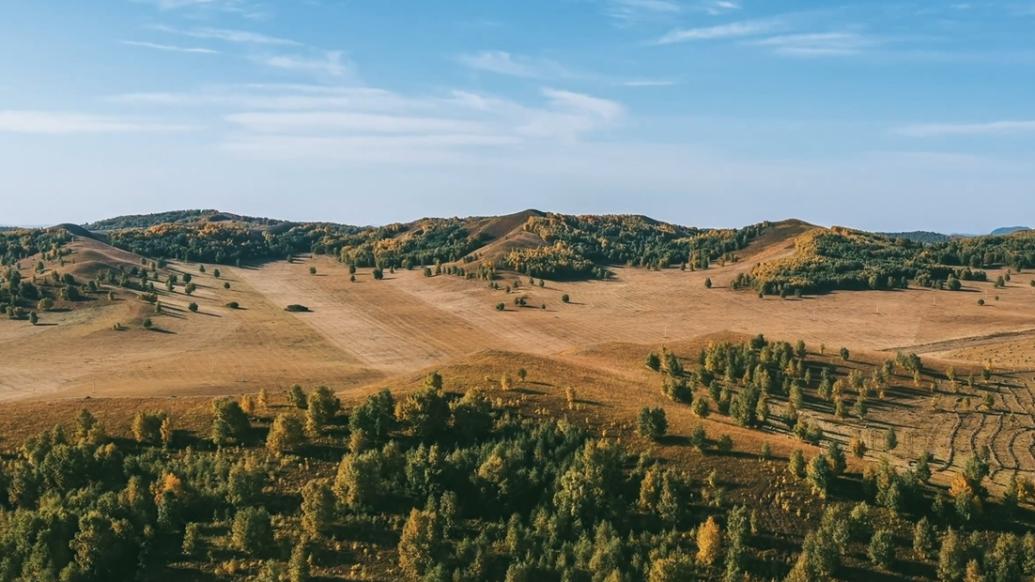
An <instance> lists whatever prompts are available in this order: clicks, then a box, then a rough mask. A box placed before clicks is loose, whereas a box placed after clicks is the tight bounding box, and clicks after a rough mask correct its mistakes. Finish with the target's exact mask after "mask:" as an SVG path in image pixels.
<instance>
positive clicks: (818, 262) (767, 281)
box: [731, 227, 1035, 295]
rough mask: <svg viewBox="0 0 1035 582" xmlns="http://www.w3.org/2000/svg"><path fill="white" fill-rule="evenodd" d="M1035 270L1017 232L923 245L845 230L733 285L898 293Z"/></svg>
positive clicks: (824, 235) (817, 237) (1033, 256)
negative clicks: (990, 273)
mask: <svg viewBox="0 0 1035 582" xmlns="http://www.w3.org/2000/svg"><path fill="white" fill-rule="evenodd" d="M995 267H1007V268H1010V269H1013V270H1018V271H1019V270H1021V269H1027V268H1032V267H1035V236H1032V235H1031V234H1029V233H1018V234H1013V235H1008V236H988V237H975V238H968V239H954V240H949V241H944V242H941V243H934V244H922V243H919V242H915V241H913V240H910V239H905V238H898V239H894V240H892V239H889V238H887V237H885V236H882V235H875V234H870V233H864V232H860V231H855V230H851V229H846V228H839V227H834V228H831V229H816V230H813V231H810V232H807V233H805V234H804V235H802V236H800V237H799V238H798V239H797V241H796V248H795V253H794V255H792V256H790V257H787V258H785V259H779V260H775V261H770V262H766V263H761V264H759V265H757V266H755V268H754V269H752V271H751V272H750V273H747V274H740V275H738V276H737V278H736V279H734V280H733V281H732V283H731V286H732V287H734V288H741V289H742V288H754V289H755V290H756V291H758V292H759V293H762V294H780V295H785V294H788V293H800V292H824V291H831V290H835V289H845V290H859V289H900V288H905V287H908V286H909V285H910V284H917V285H920V286H924V287H934V288H948V289H953V290H955V289H958V288H959V287H960V281H968V280H970V281H984V280H986V279H987V274H986V273H985V272H984V270H983V269H988V268H995Z"/></svg>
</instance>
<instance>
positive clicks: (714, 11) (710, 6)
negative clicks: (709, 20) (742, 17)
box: [701, 0, 740, 16]
mask: <svg viewBox="0 0 1035 582" xmlns="http://www.w3.org/2000/svg"><path fill="white" fill-rule="evenodd" d="M701 9H703V10H704V11H705V12H707V13H708V14H711V15H713V16H717V15H719V14H726V13H727V12H733V11H734V10H740V2H738V1H735V0H709V1H708V2H705V3H704V4H702V5H701Z"/></svg>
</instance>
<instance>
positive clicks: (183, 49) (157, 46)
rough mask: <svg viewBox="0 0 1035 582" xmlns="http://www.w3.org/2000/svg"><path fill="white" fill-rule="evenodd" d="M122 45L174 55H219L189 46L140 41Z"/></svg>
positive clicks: (128, 41)
mask: <svg viewBox="0 0 1035 582" xmlns="http://www.w3.org/2000/svg"><path fill="white" fill-rule="evenodd" d="M122 44H124V45H127V46H136V47H142V48H149V49H154V50H159V51H167V52H174V53H192V54H204V55H214V54H219V51H217V50H213V49H210V48H203V47H191V46H176V45H171V44H161V43H157V42H147V41H142V40H124V41H122Z"/></svg>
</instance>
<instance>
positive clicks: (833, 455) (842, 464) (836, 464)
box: [826, 441, 848, 477]
mask: <svg viewBox="0 0 1035 582" xmlns="http://www.w3.org/2000/svg"><path fill="white" fill-rule="evenodd" d="M826 458H827V462H828V463H829V464H830V475H831V476H832V477H840V476H841V475H842V474H843V473H844V472H845V469H846V468H847V467H848V460H847V459H846V458H845V452H844V450H842V449H841V444H840V443H838V442H837V441H830V444H828V445H827V452H826Z"/></svg>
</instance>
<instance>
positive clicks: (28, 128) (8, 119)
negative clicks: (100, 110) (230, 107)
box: [0, 109, 196, 135]
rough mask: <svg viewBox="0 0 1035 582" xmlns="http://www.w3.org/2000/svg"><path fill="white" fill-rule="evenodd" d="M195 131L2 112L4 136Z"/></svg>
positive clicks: (84, 115) (123, 120)
mask: <svg viewBox="0 0 1035 582" xmlns="http://www.w3.org/2000/svg"><path fill="white" fill-rule="evenodd" d="M193 129H196V127H195V126H190V125H178V124H170V123H162V122H154V121H147V120H138V119H130V118H123V117H114V116H105V115H94V114H89V113H79V112H68V111H35V110H17V109H8V110H0V133H18V134H38V135H72V134H93V133H140V132H178V131H190V130H193Z"/></svg>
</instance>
